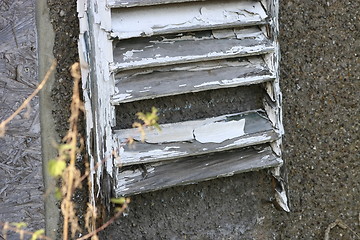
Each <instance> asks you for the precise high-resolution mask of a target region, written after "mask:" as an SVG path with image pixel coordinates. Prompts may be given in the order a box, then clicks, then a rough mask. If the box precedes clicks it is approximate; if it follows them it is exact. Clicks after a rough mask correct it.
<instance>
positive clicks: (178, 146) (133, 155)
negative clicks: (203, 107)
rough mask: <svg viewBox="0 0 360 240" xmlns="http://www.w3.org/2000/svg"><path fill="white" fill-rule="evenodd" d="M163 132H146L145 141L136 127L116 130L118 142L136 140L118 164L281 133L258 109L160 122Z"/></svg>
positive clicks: (182, 154)
mask: <svg viewBox="0 0 360 240" xmlns="http://www.w3.org/2000/svg"><path fill="white" fill-rule="evenodd" d="M161 128H162V131H160V132H159V131H157V130H152V131H149V132H147V133H146V139H145V142H144V143H141V142H139V141H140V140H141V135H140V133H139V132H138V130H137V129H123V130H115V131H114V136H115V137H117V138H118V141H119V142H120V143H125V142H126V141H127V138H129V137H132V138H133V139H135V140H136V141H138V142H136V143H135V145H130V146H128V145H126V146H124V147H123V148H124V151H123V152H122V153H121V159H120V162H118V164H119V165H122V166H126V165H132V164H140V163H148V162H156V161H163V160H170V159H174V158H180V157H187V156H194V155H200V154H206V153H211V152H217V151H225V150H229V149H234V148H240V147H246V146H251V145H256V144H262V143H266V142H272V141H275V140H277V139H278V138H279V137H280V136H279V134H278V133H277V132H276V131H275V130H274V129H273V128H272V125H271V122H270V121H269V120H268V119H267V118H266V117H264V116H263V115H262V114H261V112H260V111H259V112H247V113H238V114H230V115H224V116H219V117H215V118H208V119H204V120H195V121H187V122H180V123H170V124H163V125H161Z"/></svg>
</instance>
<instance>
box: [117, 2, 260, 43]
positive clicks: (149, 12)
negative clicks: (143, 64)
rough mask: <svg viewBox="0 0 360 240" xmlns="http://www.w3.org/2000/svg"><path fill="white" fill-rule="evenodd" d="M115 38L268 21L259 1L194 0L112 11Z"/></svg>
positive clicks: (257, 23) (255, 23) (247, 24)
mask: <svg viewBox="0 0 360 240" xmlns="http://www.w3.org/2000/svg"><path fill="white" fill-rule="evenodd" d="M111 15H112V17H111V21H112V33H111V36H112V37H116V38H119V39H127V38H133V37H143V36H152V35H160V34H169V33H178V32H188V31H198V30H206V29H214V28H226V27H239V26H254V25H259V24H265V23H266V17H267V14H266V12H265V10H264V8H263V7H262V5H261V3H260V2H258V1H226V2H222V3H219V2H214V1H208V2H194V3H182V4H171V5H157V6H150V7H137V8H117V9H112V10H111Z"/></svg>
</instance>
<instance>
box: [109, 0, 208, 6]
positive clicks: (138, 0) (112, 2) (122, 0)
mask: <svg viewBox="0 0 360 240" xmlns="http://www.w3.org/2000/svg"><path fill="white" fill-rule="evenodd" d="M203 1H206V0H108V1H107V5H108V6H109V7H111V8H119V7H141V6H153V5H160V4H170V3H184V2H203Z"/></svg>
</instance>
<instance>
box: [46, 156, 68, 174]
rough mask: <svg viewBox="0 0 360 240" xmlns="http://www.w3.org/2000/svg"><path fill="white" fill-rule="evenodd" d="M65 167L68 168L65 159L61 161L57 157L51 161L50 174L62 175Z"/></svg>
mask: <svg viewBox="0 0 360 240" xmlns="http://www.w3.org/2000/svg"><path fill="white" fill-rule="evenodd" d="M65 168H66V162H65V161H59V160H56V159H52V160H50V161H49V174H50V175H51V176H53V177H58V176H61V174H62V173H63V171H64V170H65Z"/></svg>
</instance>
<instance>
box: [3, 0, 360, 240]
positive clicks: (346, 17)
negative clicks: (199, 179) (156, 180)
mask: <svg viewBox="0 0 360 240" xmlns="http://www.w3.org/2000/svg"><path fill="white" fill-rule="evenodd" d="M74 3H75V1H71V4H68V2H67V4H62V3H59V1H50V7H51V11H50V12H51V16H52V18H53V21H52V22H53V24H54V28H55V31H56V32H57V35H56V36H57V37H56V38H55V42H56V46H55V56H56V58H57V59H58V60H59V59H61V61H60V62H59V66H58V72H57V77H56V81H55V83H54V84H55V86H54V90H53V101H54V104H55V105H56V106H55V107H56V108H57V110H56V111H54V116H55V118H56V119H57V123H56V124H57V130H58V131H59V132H60V133H63V132H62V131H65V130H64V129H66V128H65V126H67V121H66V119H67V116H68V113H67V109H68V99H69V96H70V92H71V84H70V83H69V81H70V80H69V79H70V77H69V75H68V73H67V69H68V67H69V66H70V65H71V63H72V62H73V61H75V60H76V59H77V57H76V37H77V32H78V30H77V19H76V13H75V11H76V8H75V4H74ZM62 10H63V11H62ZM2 11H4V10H2ZM359 11H360V2H357V1H351V2H350V1H345V0H337V1H334V0H329V1H312V0H296V1H293V0H287V1H281V3H280V14H281V17H280V29H281V36H280V46H281V51H282V60H281V69H282V71H281V87H282V92H283V110H284V124H285V130H286V135H285V139H284V156H283V158H284V160H285V161H286V172H287V174H288V186H289V197H290V200H291V213H285V212H281V211H278V210H276V209H275V208H274V207H273V206H272V204H269V203H268V200H269V198H270V197H272V196H273V192H272V187H271V178H270V175H269V174H268V173H267V171H266V170H263V171H259V172H251V173H245V174H239V175H236V176H233V177H228V178H221V179H217V180H212V181H208V182H203V183H199V184H196V185H190V186H186V187H176V188H170V189H166V190H163V191H157V192H153V193H147V194H142V195H137V196H134V197H132V203H131V205H130V209H129V211H128V212H127V213H126V216H125V217H122V218H120V219H119V220H118V221H117V222H116V223H115V224H113V225H112V226H110V227H109V228H107V229H106V230H105V231H104V232H102V239H324V234H325V230H326V228H327V227H328V226H329V224H331V223H333V222H334V221H335V220H336V219H340V220H342V221H343V222H344V223H345V224H347V228H345V229H344V228H340V227H335V228H334V229H332V230H331V232H330V239H341V240H352V239H358V237H356V235H355V233H357V235H360V222H359V221H360V220H359V213H360V187H359V186H360V176H359V174H360V166H359V165H360V163H359V158H360V149H359V148H360V143H359V119H360V111H359V104H358V101H359V97H360V68H359V67H358V65H359V62H360V61H359V54H360V40H359V39H360V36H359V35H360V12H359ZM1 17H3V16H2V15H1ZM0 19H2V18H0ZM1 26H2V25H1ZM0 29H1V28H0ZM0 31H1V30H0ZM1 54H2V53H1ZM1 56H2V55H1ZM1 64H2V63H0V66H2V65H1ZM1 79H3V77H1ZM0 83H1V84H2V82H0ZM2 89H4V87H3V85H1V90H2ZM19 89H21V88H19ZM2 91H3V90H2ZM19 91H20V90H19ZM2 96H4V95H2ZM2 98H3V97H2ZM8 105H9V103H6V104H5V103H4V102H2V103H1V104H0V106H1V108H3V107H4V106H8ZM14 105H15V104H13V103H12V104H10V106H14ZM12 141H13V142H14V143H15V144H11V146H14V145H16V143H17V142H15V140H12ZM7 146H9V143H8V145H7ZM10 149H11V148H10ZM1 157H2V159H3V156H2V155H1ZM1 161H2V162H1V164H2V163H4V162H3V160H1ZM24 164H25V163H24ZM21 166H25V165H21ZM35 167H36V166H35ZM35 167H32V169H36V168H35ZM1 174H2V176H3V173H1ZM17 176H18V175H17ZM9 179H10V178H9ZM2 181H3V180H2ZM9 181H13V183H18V180H11V179H10V180H9ZM2 186H3V185H1V186H0V189H3V188H2ZM13 186H14V187H16V185H14V184H13ZM3 192H4V193H6V194H12V193H13V191H12V190H11V189H5V190H4V191H3ZM20 192H21V193H24V191H20ZM1 194H3V193H1ZM1 196H3V195H1ZM19 196H21V195H19ZM18 199H21V198H18ZM16 204H18V206H21V203H16ZM28 206H30V207H31V208H32V207H35V208H36V206H37V205H36V204H34V205H32V204H30V205H28ZM2 207H3V204H1V209H2ZM27 209H30V208H29V207H28V208H27ZM0 213H4V212H3V211H1V212H0ZM32 217H33V216H32ZM39 222H40V221H39Z"/></svg>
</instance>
